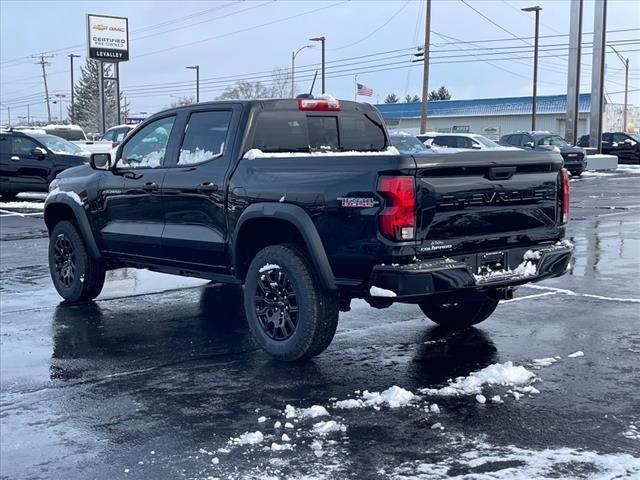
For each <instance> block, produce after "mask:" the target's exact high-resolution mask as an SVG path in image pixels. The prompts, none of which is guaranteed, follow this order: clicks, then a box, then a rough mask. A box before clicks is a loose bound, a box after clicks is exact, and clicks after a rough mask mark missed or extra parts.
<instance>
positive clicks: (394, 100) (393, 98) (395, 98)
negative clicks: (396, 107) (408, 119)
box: [384, 93, 400, 103]
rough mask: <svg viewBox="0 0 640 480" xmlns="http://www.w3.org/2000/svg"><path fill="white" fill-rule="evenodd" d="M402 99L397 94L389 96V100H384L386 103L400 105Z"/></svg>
mask: <svg viewBox="0 0 640 480" xmlns="http://www.w3.org/2000/svg"><path fill="white" fill-rule="evenodd" d="M399 101H400V99H399V98H398V96H397V95H396V94H395V93H392V94H390V95H387V98H385V99H384V103H398V102H399Z"/></svg>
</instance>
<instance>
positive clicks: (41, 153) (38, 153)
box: [31, 147, 47, 160]
mask: <svg viewBox="0 0 640 480" xmlns="http://www.w3.org/2000/svg"><path fill="white" fill-rule="evenodd" d="M31 155H33V156H34V157H36V158H37V159H38V160H42V159H43V158H44V157H46V156H47V151H46V150H45V149H44V148H42V147H36V148H34V149H33V150H31Z"/></svg>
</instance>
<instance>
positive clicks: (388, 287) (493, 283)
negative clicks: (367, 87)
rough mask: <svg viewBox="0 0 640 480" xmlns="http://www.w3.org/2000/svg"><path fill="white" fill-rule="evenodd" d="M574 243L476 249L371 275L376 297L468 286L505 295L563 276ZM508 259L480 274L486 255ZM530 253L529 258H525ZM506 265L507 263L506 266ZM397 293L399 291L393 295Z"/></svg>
mask: <svg viewBox="0 0 640 480" xmlns="http://www.w3.org/2000/svg"><path fill="white" fill-rule="evenodd" d="M572 252H573V246H572V245H571V244H570V243H568V242H560V243H557V244H550V245H540V246H538V247H528V248H526V247H525V248H523V247H519V248H513V249H505V250H502V251H500V252H491V253H475V254H472V255H464V256H454V257H452V258H440V259H432V260H422V261H420V260H419V261H416V262H415V263H411V264H408V265H395V264H394V265H376V266H375V267H374V268H373V271H372V273H371V278H370V285H371V286H372V287H377V288H372V289H371V290H370V293H371V297H372V298H380V297H383V298H384V299H385V300H392V301H399V302H412V301H420V300H421V299H422V298H424V297H426V296H429V295H434V294H440V293H447V292H452V291H456V290H458V291H459V290H462V289H468V290H476V291H493V292H494V293H496V294H500V295H504V294H505V293H504V292H505V291H506V290H505V287H506V288H507V289H508V287H514V286H517V285H522V284H524V283H529V282H538V281H540V280H544V279H546V278H552V277H559V276H560V275H563V274H564V273H565V272H566V271H567V267H568V265H569V261H570V260H571V254H572ZM497 255H499V256H500V258H502V259H504V263H505V265H506V266H507V267H508V268H507V269H506V270H498V271H494V272H491V273H488V274H484V275H478V274H476V273H475V272H477V271H478V266H479V265H485V264H484V263H483V262H484V259H486V258H488V257H490V256H497ZM525 257H526V259H525ZM503 268H504V267H503ZM380 289H383V290H380ZM393 294H395V295H393Z"/></svg>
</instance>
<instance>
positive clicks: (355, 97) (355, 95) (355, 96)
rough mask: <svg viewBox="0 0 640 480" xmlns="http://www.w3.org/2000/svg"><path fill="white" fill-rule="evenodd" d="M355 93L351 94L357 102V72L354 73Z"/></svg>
mask: <svg viewBox="0 0 640 480" xmlns="http://www.w3.org/2000/svg"><path fill="white" fill-rule="evenodd" d="M354 82H355V94H354V95H353V101H354V102H357V101H358V74H357V73H356V75H355V80H354Z"/></svg>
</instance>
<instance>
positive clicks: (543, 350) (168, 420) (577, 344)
mask: <svg viewBox="0 0 640 480" xmlns="http://www.w3.org/2000/svg"><path fill="white" fill-rule="evenodd" d="M571 187H572V205H571V208H572V210H571V216H572V221H571V224H570V227H569V237H570V238H571V240H572V241H573V242H574V243H575V245H576V252H575V258H574V260H573V262H572V266H571V272H570V273H569V274H568V275H566V276H564V277H561V278H558V279H553V280H549V281H545V282H542V283H539V284H536V285H534V286H528V287H523V288H520V289H519V290H518V291H517V292H516V298H514V300H511V301H508V302H504V303H503V304H502V305H501V306H499V307H498V309H497V311H496V312H495V313H494V315H493V316H492V317H491V318H489V319H488V320H487V321H486V322H484V323H482V324H480V325H478V327H477V328H472V329H469V330H466V331H464V332H460V333H457V334H449V333H446V332H443V331H442V330H440V329H439V328H436V327H434V326H433V324H431V323H430V322H429V321H428V320H427V319H425V318H424V316H423V315H422V313H421V312H420V310H419V309H418V308H417V307H415V306H409V305H397V306H394V307H392V308H390V309H386V310H375V309H372V308H370V307H369V306H368V305H366V304H365V303H364V302H360V301H354V302H353V304H352V310H351V311H350V312H348V313H343V314H341V317H340V324H339V327H338V332H337V334H336V337H335V339H334V341H333V343H332V345H331V346H330V347H329V349H328V350H327V351H326V352H325V353H324V354H322V355H320V356H319V357H317V358H315V359H314V360H313V361H310V362H307V363H302V364H283V363H279V362H276V361H273V360H271V359H270V358H269V357H268V356H267V355H266V354H264V353H263V352H261V351H260V350H258V349H257V348H256V347H255V346H254V345H253V343H252V341H251V339H250V335H249V332H248V329H247V328H246V326H245V325H244V323H243V319H242V318H243V317H242V311H241V307H240V295H241V292H240V291H239V290H238V289H235V288H229V287H222V286H217V285H212V284H203V282H201V281H199V280H193V279H185V278H179V277H171V276H166V275H160V274H155V273H151V272H146V271H136V270H127V269H125V270H118V271H114V272H110V273H109V276H108V281H107V284H106V286H105V289H104V291H103V293H102V294H101V296H100V297H99V298H98V299H97V300H96V302H95V303H92V304H89V305H83V306H73V305H68V304H66V303H62V302H60V298H59V297H58V296H57V294H56V292H55V290H54V289H53V286H52V284H51V282H50V279H49V275H48V268H47V262H46V256H47V254H46V252H47V239H46V238H45V236H44V235H45V232H44V224H43V222H42V218H41V214H40V213H39V212H40V211H41V210H39V209H40V208H41V207H40V206H39V205H38V204H37V201H34V200H31V202H33V203H32V204H31V205H28V204H25V203H23V202H24V201H25V200H19V201H18V202H19V203H15V204H13V203H12V204H8V203H6V202H5V203H2V201H1V200H0V238H1V240H0V249H1V250H0V260H1V278H2V283H1V286H0V300H1V324H0V386H1V395H0V403H1V405H0V430H1V431H0V448H1V450H0V477H1V478H3V479H4V478H6V479H35V478H46V479H91V478H96V479H121V478H123V479H174V478H177V479H182V478H184V479H209V478H220V479H227V478H229V479H265V480H266V479H284V478H286V479H314V478H318V479H342V478H349V479H351V478H353V479H439V478H447V477H453V478H473V479H485V478H487V479H489V478H490V479H501V478H505V479H507V478H509V479H510V478H522V479H534V478H616V479H622V478H625V479H626V478H636V479H637V478H640V291H639V290H640V289H639V286H640V167H630V166H623V167H622V168H621V169H619V170H618V171H617V172H615V173H608V174H599V175H594V174H587V175H585V176H584V177H583V178H581V179H578V180H573V181H572V182H571ZM25 207H28V208H25ZM580 352H582V355H581V354H580ZM569 355H571V356H569ZM506 362H513V364H509V363H506ZM472 372H480V373H476V374H475V375H471V374H472ZM500 375H502V377H500ZM457 377H464V378H462V379H460V380H458V381H456V380H455V379H456V378H457ZM492 382H497V383H492ZM501 383H502V384H501ZM394 386H396V387H398V388H393V387H394ZM447 386H448V387H449V389H448V390H447V389H446V388H445V389H444V390H443V387H447ZM365 391H367V392H365ZM375 392H380V394H377V393H375ZM452 393H453V394H452ZM479 393H481V396H478V394H479ZM498 396H499V399H498ZM349 399H351V401H350V402H341V401H343V400H349ZM483 400H484V403H482V401H483ZM287 405H289V407H287ZM434 405H437V406H434ZM313 406H315V407H313ZM310 407H313V408H310ZM321 407H322V408H321ZM341 407H342V408H341ZM345 407H350V408H345Z"/></svg>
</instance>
